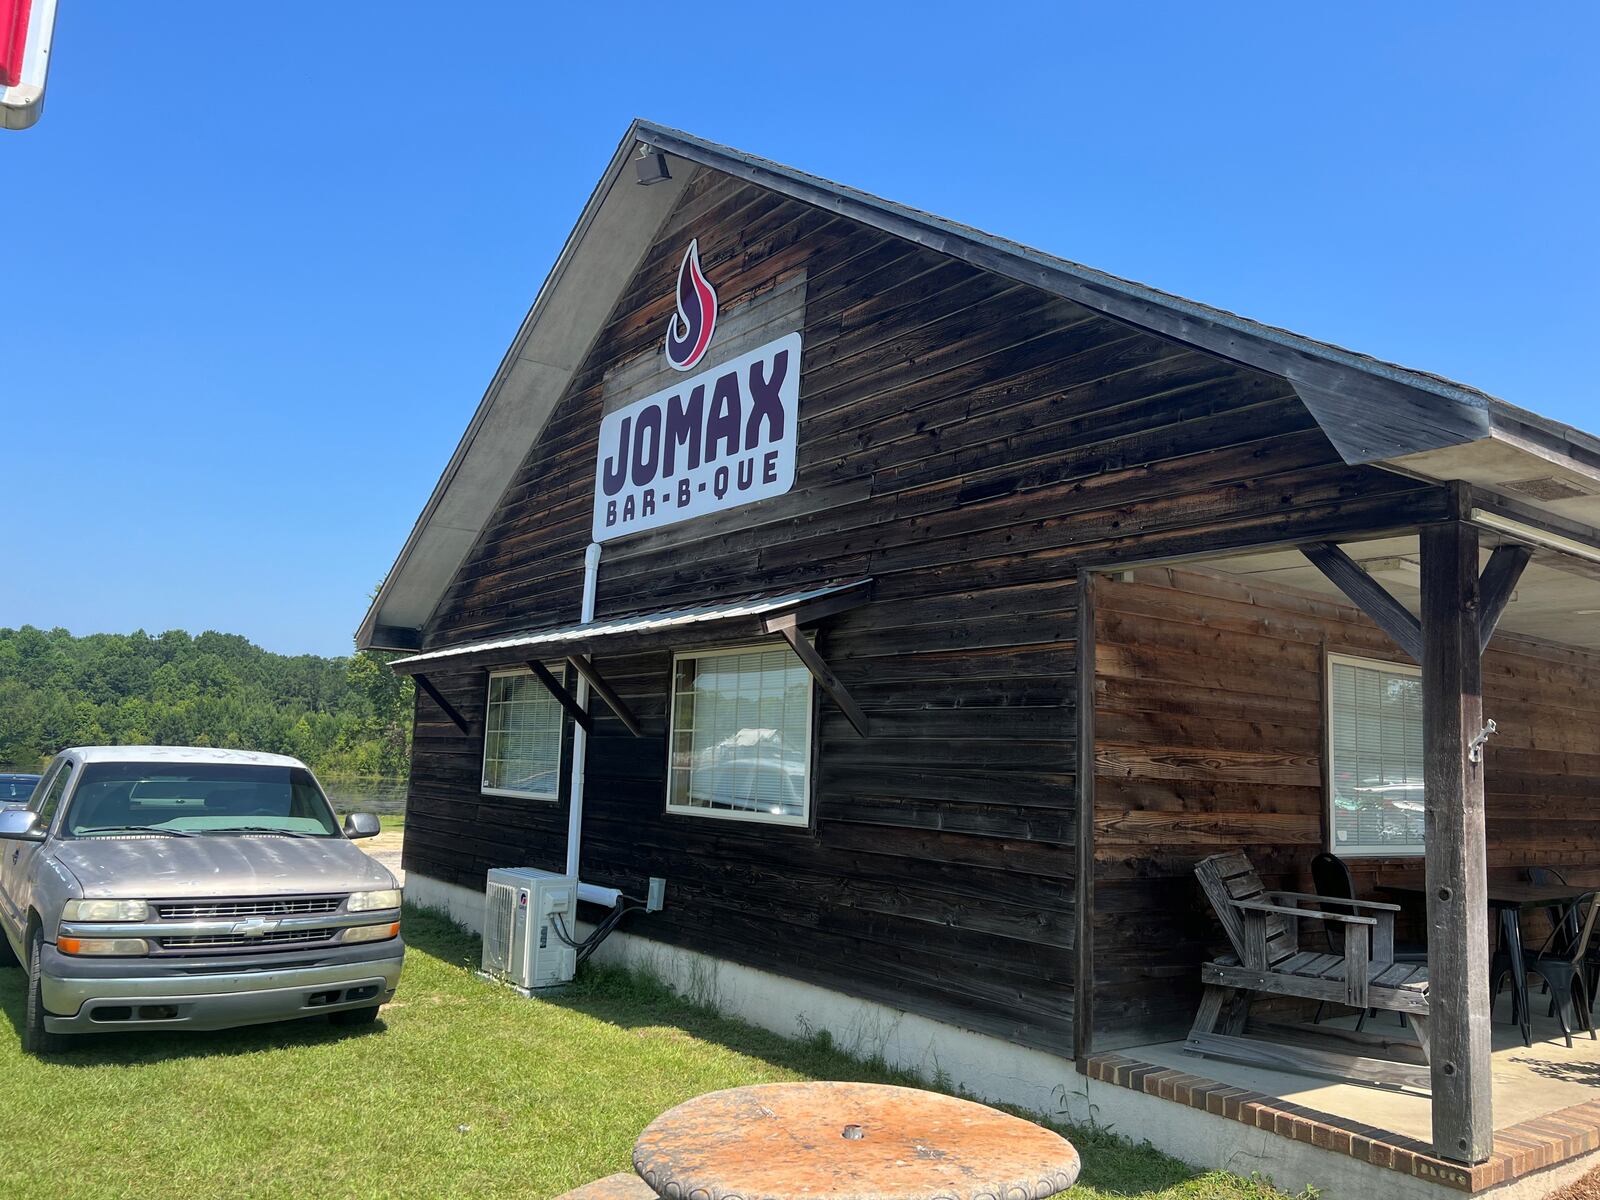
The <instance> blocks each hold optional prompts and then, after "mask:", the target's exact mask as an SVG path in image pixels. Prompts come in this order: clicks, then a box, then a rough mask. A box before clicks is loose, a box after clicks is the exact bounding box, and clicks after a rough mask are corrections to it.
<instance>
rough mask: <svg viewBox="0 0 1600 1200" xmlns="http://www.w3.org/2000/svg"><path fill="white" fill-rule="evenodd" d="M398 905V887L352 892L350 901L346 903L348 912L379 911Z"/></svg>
mask: <svg viewBox="0 0 1600 1200" xmlns="http://www.w3.org/2000/svg"><path fill="white" fill-rule="evenodd" d="M399 907H400V889H399V888H379V889H378V890H377V891H375V892H352V893H351V894H350V903H349V904H348V905H346V910H347V911H349V912H379V911H381V910H383V909H385V908H399Z"/></svg>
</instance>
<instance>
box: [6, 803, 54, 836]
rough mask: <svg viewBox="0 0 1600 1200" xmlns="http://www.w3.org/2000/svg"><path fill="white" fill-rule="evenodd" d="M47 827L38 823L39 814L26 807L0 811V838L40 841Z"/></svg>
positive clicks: (46, 832) (47, 830) (47, 831)
mask: <svg viewBox="0 0 1600 1200" xmlns="http://www.w3.org/2000/svg"><path fill="white" fill-rule="evenodd" d="M49 832H50V831H49V829H47V828H46V827H45V826H43V825H41V824H40V823H39V814H38V813H36V812H34V811H33V810H32V809H27V808H8V809H5V810H3V811H0V840H5V841H8V842H42V841H44V839H45V836H46V835H47V834H48V833H49Z"/></svg>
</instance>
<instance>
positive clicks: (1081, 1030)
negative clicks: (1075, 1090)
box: [1072, 571, 1095, 1074]
mask: <svg viewBox="0 0 1600 1200" xmlns="http://www.w3.org/2000/svg"><path fill="white" fill-rule="evenodd" d="M1094 581H1095V577H1094V575H1093V574H1092V573H1091V572H1088V571H1080V572H1079V573H1078V680H1077V683H1078V778H1077V797H1076V800H1077V805H1078V838H1077V842H1078V879H1077V894H1076V897H1075V898H1074V901H1073V922H1074V925H1073V943H1072V946H1073V957H1074V964H1073V972H1072V1057H1073V1059H1074V1061H1076V1063H1077V1065H1078V1072H1079V1074H1084V1073H1086V1072H1087V1071H1088V1059H1089V1055H1090V1054H1092V1053H1093V1052H1094V771H1095V762H1094V681H1095V636H1094V594H1095V587H1094Z"/></svg>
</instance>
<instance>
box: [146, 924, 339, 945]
mask: <svg viewBox="0 0 1600 1200" xmlns="http://www.w3.org/2000/svg"><path fill="white" fill-rule="evenodd" d="M338 932H339V931H338V930H337V929H279V930H274V931H273V932H271V933H263V934H258V935H256V936H254V937H251V936H249V935H247V934H243V933H207V934H202V935H200V936H198V937H165V938H157V939H156V941H157V942H158V943H159V944H160V946H161V948H162V949H163V950H226V949H228V948H230V947H234V946H249V947H251V948H252V949H254V948H255V947H257V946H281V945H283V944H284V943H286V942H326V941H328V940H330V939H331V938H332V937H333V935H334V934H336V933H338Z"/></svg>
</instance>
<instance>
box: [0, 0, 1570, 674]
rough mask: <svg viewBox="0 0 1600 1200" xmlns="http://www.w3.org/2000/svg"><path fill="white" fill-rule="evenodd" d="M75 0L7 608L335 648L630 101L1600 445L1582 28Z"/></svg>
mask: <svg viewBox="0 0 1600 1200" xmlns="http://www.w3.org/2000/svg"><path fill="white" fill-rule="evenodd" d="M61 3H62V13H61V18H60V21H59V23H58V28H57V44H56V57H55V62H54V66H53V68H52V76H51V81H50V97H49V104H48V107H47V110H46V112H45V115H44V118H43V120H42V121H41V122H40V123H39V125H38V126H36V127H35V128H34V129H33V130H31V131H28V132H26V133H21V134H18V133H7V132H0V181H3V183H4V192H3V194H4V196H5V201H6V209H7V212H8V214H9V217H10V220H9V222H8V225H9V228H10V230H11V232H10V234H9V235H8V237H7V239H6V249H5V251H4V254H3V257H0V287H4V289H5V293H6V294H5V302H4V304H3V306H0V379H3V381H4V382H3V384H0V416H3V424H0V428H3V430H4V435H5V442H4V445H5V452H6V465H5V468H4V479H5V481H6V482H5V484H4V486H3V490H0V505H3V506H4V510H3V520H0V561H3V562H4V563H5V564H7V565H6V568H5V571H4V578H3V579H0V625H13V626H14V625H19V624H23V623H31V624H36V625H42V626H53V625H63V626H66V627H67V628H69V629H71V630H72V631H73V632H75V633H89V632H96V631H127V630H132V629H135V628H144V629H147V630H149V631H152V632H156V631H160V630H162V629H167V628H174V627H181V628H187V629H190V630H195V631H198V630H200V629H204V628H216V629H222V630H226V631H229V632H237V633H242V634H245V635H246V636H248V637H250V638H252V639H253V640H255V641H258V642H260V643H261V644H262V645H264V646H266V647H267V648H269V649H272V650H278V651H283V652H290V653H298V652H303V651H312V652H317V653H343V652H345V651H347V650H348V648H349V645H350V635H351V631H352V630H353V629H354V627H355V625H356V623H357V622H358V620H359V619H360V617H361V615H362V613H363V612H364V610H365V607H366V597H367V594H368V592H369V591H370V590H371V589H372V587H373V586H374V585H375V584H376V583H377V581H378V580H379V579H380V578H381V577H382V575H383V573H384V571H385V570H386V569H387V568H388V566H389V564H390V563H391V562H392V561H393V557H394V554H395V552H396V551H397V550H398V549H399V547H400V545H401V543H402V542H403V541H404V539H405V536H406V533H407V532H408V531H409V529H410V527H411V523H412V521H413V520H414V519H415V517H416V514H417V512H418V511H419V510H420V508H421V506H422V504H423V502H424V501H425V499H426V498H427V495H428V493H429V491H430V490H431V489H432V486H433V484H434V481H435V480H436V479H437V477H438V473H439V471H440V469H441V468H442V467H443V465H444V463H445V462H446V460H447V459H448V457H449V455H450V452H451V450H452V449H453V448H454V446H455V443H456V440H457V438H458V437H459V435H460V433H461V431H462V429H463V428H464V427H465V425H466V422H467V421H468V419H469V417H470V416H471V413H472V411H473V409H474V408H475V406H476V404H477V402H478V400H479V398H480V397H481V395H482V392H483V389H484V386H485V385H486V383H487V381H488V379H489V377H490V375H491V374H492V373H493V371H494V369H495V366H496V364H497V363H498V361H499V359H500V356H501V354H502V353H503V352H504V350H505V347H506V346H507V345H508V344H509V342H510V339H511V337H512V335H513V333H514V332H515V330H516V327H517V325H518V323H519V321H520V320H521V318H522V315H523V313H524V312H525V311H526V309H527V307H528V304H529V303H530V302H531V300H532V298H533V295H534V293H535V291H536V290H537V288H538V286H539V283H540V281H541V280H542V279H543V277H544V275H545V272H546V270H547V269H548V267H549V265H550V263H551V262H552V261H553V259H554V257H555V255H556V253H557V251H558V250H559V248H560V245H561V242H562V240H563V239H564V238H565V236H566V234H567V232H568V230H569V229H570V227H571V225H572V222H573V220H574V219H575V218H576V216H577V214H578V211H579V210H580V208H581V207H582V205H583V203H584V201H585V199H586V198H587V196H588V194H589V191H590V189H591V188H592V187H593V185H594V182H595V180H596V178H597V176H598V174H599V172H600V170H601V169H602V168H603V166H604V165H605V163H606V161H607V159H608V157H609V156H610V154H611V152H612V150H613V149H614V147H615V145H616V142H617V139H618V138H619V137H620V136H621V135H622V132H623V130H624V129H625V128H626V126H627V123H628V121H629V120H630V119H631V118H632V117H634V116H643V117H647V118H649V119H651V120H655V121H660V122H664V123H667V124H671V125H676V126H679V127H681V128H684V129H688V130H691V131H693V132H695V133H698V134H701V135H703V136H706V137H710V138H713V139H716V140H719V141H723V142H727V143H730V144H732V145H735V146H738V147H740V148H742V149H747V150H750V151H753V152H755V153H759V154H763V155H766V156H768V157H771V158H776V159H779V160H780V161H784V162H788V163H792V164H794V165H796V166H799V167H801V168H803V169H806V170H809V171H814V172H816V173H819V174H822V175H826V176H829V177H832V178H835V179H839V180H842V181H844V182H847V183H851V184H854V185H856V186H859V187H864V188H867V189H869V190H872V191H876V192H879V193H881V194H884V195H888V196H891V197H893V198H895V199H899V200H904V201H907V202H909V203H913V204H916V205H919V206H921V207H924V208H928V209H931V210H934V211H936V212H939V213H942V214H945V215H947V216H950V217H954V218H956V219H959V220H963V221H968V222H971V223H973V224H976V225H979V226H982V227H984V228H986V229H990V230H993V231H995V232H997V233H1002V234H1005V235H1008V236H1010V237H1014V238H1018V239H1020V240H1022V241H1025V242H1029V243H1032V244H1035V245H1038V246H1040V247H1042V248H1044V249H1047V250H1050V251H1053V252H1055V253H1058V254H1062V255H1065V256H1066V257H1068V258H1072V259H1076V260H1078V261H1080V262H1084V263H1088V264H1090V265H1092V266H1096V267H1100V268H1102V269H1105V270H1109V271H1113V272H1116V273H1118V274H1121V275H1125V276H1128V277H1131V278H1133V279H1137V280H1141V281H1144V282H1147V283H1151V284H1155V285H1157V286H1159V287H1162V288H1165V289H1168V290H1170V291H1175V292H1178V293H1180V294H1183V295H1187V296H1192V297H1194V298H1196V299H1200V300H1205V301H1207V302H1210V303H1213V304H1218V305H1221V306H1223V307H1225V308H1229V309H1232V310H1235V311H1238V312H1241V313H1244V314H1246V315H1249V316H1253V317H1257V318H1260V319H1262V320H1266V321H1270V322H1273V323H1275V324H1281V325H1286V326H1289V327H1290V328H1293V329H1296V330H1299V331H1301V332H1304V333H1308V334H1311V335H1313V336H1317V337H1322V338H1326V339H1329V340H1332V341H1335V342H1339V343H1341V344H1343V345H1347V346H1350V347H1353V348H1355V349H1359V350H1363V351H1367V352H1370V353H1373V354H1377V355H1380V356H1382V357H1385V358H1390V359H1393V360H1396V361H1399V362H1402V363H1404V364H1406V365H1409V366H1415V367H1419V368H1424V369H1428V370H1433V371H1437V372H1440V373H1442V374H1446V375H1450V376H1452V377H1455V378H1457V379H1460V380H1463V381H1465V382H1468V383H1471V384H1474V385H1476V386H1479V387H1482V388H1485V389H1486V390H1489V391H1492V392H1494V393H1496V394H1498V395H1501V396H1504V397H1505V398H1507V399H1509V400H1512V401H1514V402H1516V403H1518V404H1522V405H1524V406H1526V407H1530V408H1533V409H1536V410H1538V411H1540V412H1543V413H1546V414H1547V415H1550V416H1553V417H1558V418H1561V419H1563V420H1567V421H1571V422H1573V423H1576V424H1579V425H1583V426H1585V427H1587V428H1589V429H1591V430H1594V429H1600V413H1597V411H1596V409H1597V400H1596V388H1595V385H1594V383H1593V379H1592V364H1591V361H1590V360H1591V358H1592V350H1593V347H1594V345H1595V327H1596V323H1597V322H1596V318H1597V316H1600V303H1597V301H1596V299H1595V296H1596V287H1595V281H1596V278H1597V276H1600V235H1597V232H1596V219H1595V213H1596V210H1597V204H1596V192H1597V183H1600V164H1597V151H1596V146H1597V139H1596V119H1597V117H1600V83H1597V80H1600V73H1597V72H1595V71H1594V69H1593V47H1594V45H1595V44H1596V41H1597V37H1600V18H1597V12H1600V10H1597V9H1596V8H1595V6H1593V5H1580V4H1560V3H1557V4H1551V5H1540V6H1534V7H1526V6H1524V7H1522V8H1518V9H1508V8H1506V7H1505V6H1503V5H1494V6H1491V5H1487V4H1405V5H1396V4H1341V5H1290V4H1283V3H1274V4H1260V5H1245V4H1237V5H1194V4H1170V5H1165V4H1143V5H1137V6H1135V5H1104V4H1096V5H1079V4H1051V5H1045V6H1039V7H1028V6H1020V5H1018V6H1013V5H1007V4H1000V3H992V4H985V5H976V6H975V5H970V4H968V5H959V6H957V5H940V4H930V3H918V4H863V3H860V2H859V0H857V2H856V3H852V4H848V5H834V4H823V3H816V4H805V5H781V6H780V5H747V4H741V5H718V4H706V5H702V6H699V7H693V6H690V7H688V8H672V7H663V6H661V5H659V4H652V5H648V6H646V5H637V6H630V5H613V4H596V5H554V4H549V5H547V4H530V3H527V2H526V0H507V2H505V3H490V2H487V0H485V2H483V3H476V4H471V5H456V6H448V5H438V4H427V5H423V4H418V3H406V2H404V0H391V2H386V3H382V4H380V3H377V2H376V0H343V2H341V3H337V4H329V3H326V2H321V3H312V2H310V0H285V2H284V3H282V4H276V5H270V6H268V5H262V4H250V5H244V4H219V3H201V2H199V0H189V2H187V3H177V4H166V5H149V4H137V5H135V4H109V3H99V2H91V0H61ZM441 14H448V15H447V16H446V15H441ZM268 15H270V17H271V20H270V21H268V20H266V19H265V18H266V17H267V16H268ZM669 18H671V19H669Z"/></svg>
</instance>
